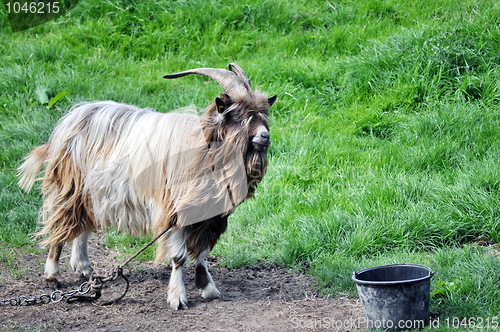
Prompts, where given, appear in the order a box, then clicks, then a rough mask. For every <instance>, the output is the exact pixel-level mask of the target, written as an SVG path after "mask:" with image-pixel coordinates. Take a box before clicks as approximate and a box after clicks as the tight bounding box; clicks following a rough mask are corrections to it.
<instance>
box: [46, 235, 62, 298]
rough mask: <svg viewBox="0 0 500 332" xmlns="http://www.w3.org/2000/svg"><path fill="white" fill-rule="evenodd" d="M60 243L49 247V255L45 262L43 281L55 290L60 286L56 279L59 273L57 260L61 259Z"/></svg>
mask: <svg viewBox="0 0 500 332" xmlns="http://www.w3.org/2000/svg"><path fill="white" fill-rule="evenodd" d="M63 246H64V245H63V244H62V243H55V244H52V245H51V246H50V249H49V255H48V257H47V261H46V262H45V280H46V281H47V284H48V285H49V287H51V288H54V289H57V288H59V287H60V286H61V284H60V282H59V280H58V278H59V275H60V273H61V268H60V267H59V259H60V258H61V251H62V248H63Z"/></svg>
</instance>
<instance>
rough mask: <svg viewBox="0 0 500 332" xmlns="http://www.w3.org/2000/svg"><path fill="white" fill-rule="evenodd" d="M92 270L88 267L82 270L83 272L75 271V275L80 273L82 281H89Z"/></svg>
mask: <svg viewBox="0 0 500 332" xmlns="http://www.w3.org/2000/svg"><path fill="white" fill-rule="evenodd" d="M92 271H93V270H92V268H91V267H89V268H88V269H86V270H84V271H76V273H80V278H82V279H85V280H89V279H90V276H91V275H92Z"/></svg>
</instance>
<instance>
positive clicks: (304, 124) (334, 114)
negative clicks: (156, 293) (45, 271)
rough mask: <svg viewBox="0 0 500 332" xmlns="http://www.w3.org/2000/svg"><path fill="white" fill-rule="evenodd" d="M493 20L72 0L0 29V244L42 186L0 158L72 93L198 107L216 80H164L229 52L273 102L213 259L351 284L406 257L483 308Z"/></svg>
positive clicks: (493, 171) (113, 241)
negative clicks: (261, 162) (21, 184)
mask: <svg viewBox="0 0 500 332" xmlns="http://www.w3.org/2000/svg"><path fill="white" fill-rule="evenodd" d="M499 17H500V5H499V4H498V2H497V1H492V0H491V1H490V0H481V1H472V0H464V1H460V2H457V1H447V0H439V1H423V2H415V1H409V0H402V1H390V0H362V1H293V2H290V1H279V0H277V1H266V0H252V1H247V2H246V3H241V2H236V1H213V0H212V1H202V0H194V1H159V0H155V1H133V2H131V1H111V0H109V1H90V0H86V1H85V0H82V1H80V2H79V3H78V6H77V7H76V8H75V9H74V10H72V11H71V12H70V13H68V14H67V15H66V16H65V17H63V18H60V19H58V20H57V21H56V22H50V23H47V24H44V25H42V26H39V27H36V28H34V29H31V30H28V31H22V32H18V33H11V32H10V30H9V28H8V26H7V25H5V26H4V28H3V30H2V34H3V35H2V43H1V44H0V57H1V59H2V62H1V63H0V75H1V77H2V79H1V80H0V168H1V175H0V244H1V246H2V247H3V248H7V247H21V248H24V247H27V246H32V245H33V240H32V239H31V235H32V234H33V233H34V231H35V229H36V218H37V211H38V210H39V208H40V205H41V198H40V195H39V193H38V192H36V191H34V192H32V193H29V194H27V193H22V192H21V191H20V190H19V189H17V187H16V174H15V173H16V171H15V169H16V168H17V167H18V166H19V164H20V163H21V161H22V158H23V156H24V155H25V154H26V153H27V152H28V151H29V150H30V149H31V148H32V147H33V146H34V145H36V144H40V143H42V142H44V141H45V140H46V139H47V138H48V135H49V134H50V131H51V129H52V128H53V126H54V124H55V122H56V121H57V119H58V118H59V117H60V116H61V115H62V114H63V113H64V111H65V110H66V109H67V108H68V107H70V106H71V105H72V104H73V103H75V102H77V101H82V100H97V99H113V100H117V101H121V102H127V103H133V104H136V105H140V106H144V107H146V106H148V107H154V108H155V109H157V110H161V111H169V110H173V109H176V108H179V107H183V106H187V105H191V104H195V105H197V106H198V107H200V108H201V107H204V106H205V105H207V104H208V103H209V102H210V101H211V100H212V99H213V98H214V97H215V96H216V95H217V94H218V93H220V88H219V87H218V86H217V84H203V82H204V81H205V79H202V78H194V77H193V78H184V79H180V80H174V81H165V80H163V79H162V76H163V74H166V73H170V72H175V71H179V70H184V69H187V68H193V67H202V66H208V67H225V66H226V65H227V64H228V63H229V62H237V63H238V64H240V65H241V66H242V67H243V68H245V70H246V71H247V73H248V74H249V75H250V78H251V79H252V82H253V85H254V86H256V87H259V88H261V89H262V90H264V91H268V92H269V93H270V94H278V96H279V99H278V102H277V103H276V104H275V106H273V109H272V111H271V117H272V121H273V122H272V128H271V131H272V139H273V145H272V148H271V150H270V166H269V171H268V175H267V176H266V178H265V179H264V181H263V183H262V184H261V186H260V188H259V190H258V191H257V194H256V197H255V198H254V199H253V200H250V201H248V202H245V203H244V204H243V205H242V206H240V207H239V209H238V210H237V211H236V213H235V214H234V215H233V216H232V217H231V221H230V224H229V226H230V227H229V230H228V232H227V234H225V235H224V236H223V238H222V240H221V241H220V242H219V244H218V245H217V247H216V249H215V253H216V254H217V255H219V256H220V257H221V260H222V263H223V264H225V265H227V266H234V267H236V266H241V265H245V264H266V263H268V262H272V263H274V264H280V265H286V266H290V267H294V268H305V269H306V270H308V271H309V272H310V273H311V274H313V275H314V276H316V277H317V278H318V280H319V282H320V284H321V286H322V289H323V290H324V292H325V293H327V294H331V295H332V296H336V295H339V294H347V295H349V296H355V287H354V285H353V283H352V282H351V280H350V275H351V274H352V271H354V270H357V269H362V268H366V267H370V266H375V265H379V264H387V263H396V262H397V263H401V262H411V263H421V264H426V265H428V266H430V267H431V268H432V269H433V270H435V271H436V275H435V276H434V278H433V284H432V287H433V290H434V291H437V290H439V291H438V292H437V294H436V295H435V296H433V299H432V308H433V310H434V311H440V312H441V313H442V315H444V317H455V316H459V317H471V316H483V317H485V318H486V317H492V316H494V315H498V310H499V308H500V301H499V299H500V293H499V291H498V284H499V281H500V280H499V275H500V259H499V256H498V255H499V254H498V245H499V243H500V106H499V102H500V87H499V83H498V82H500V29H499V24H500V21H499ZM3 21H4V22H6V19H5V17H4V18H3ZM68 90H69V91H70V92H69V93H68V94H66V95H65V96H64V97H63V98H61V99H59V100H56V99H57V98H55V99H52V98H54V97H56V96H57V95H58V94H59V93H61V92H64V91H68ZM59 96H60V95H59ZM51 100H52V101H57V102H55V104H53V103H51V102H50V101H51ZM49 104H51V107H48V106H49ZM52 104H53V105H52ZM144 241H145V240H137V239H134V238H131V237H128V236H123V235H118V234H115V233H112V234H111V235H110V236H108V237H107V240H106V242H107V243H108V245H110V246H112V247H113V248H116V249H117V250H120V251H123V252H125V253H128V252H133V251H135V250H136V249H137V247H138V246H140V245H141V244H142V243H144ZM480 244H481V245H480ZM4 252H5V250H2V251H0V259H1V258H2V257H3V256H6V254H4ZM152 256H153V253H152V251H151V252H149V253H148V254H147V256H146V259H150V258H151V257H152ZM449 285H453V287H448V286H449Z"/></svg>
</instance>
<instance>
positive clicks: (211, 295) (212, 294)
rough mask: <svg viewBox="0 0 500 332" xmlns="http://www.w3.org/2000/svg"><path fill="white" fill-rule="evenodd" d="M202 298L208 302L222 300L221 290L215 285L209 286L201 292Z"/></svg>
mask: <svg viewBox="0 0 500 332" xmlns="http://www.w3.org/2000/svg"><path fill="white" fill-rule="evenodd" d="M201 297H203V298H204V299H207V300H213V299H220V298H221V297H222V296H221V295H220V292H219V290H218V289H217V288H216V287H215V285H214V284H208V285H207V286H206V287H205V288H203V289H202V290H201Z"/></svg>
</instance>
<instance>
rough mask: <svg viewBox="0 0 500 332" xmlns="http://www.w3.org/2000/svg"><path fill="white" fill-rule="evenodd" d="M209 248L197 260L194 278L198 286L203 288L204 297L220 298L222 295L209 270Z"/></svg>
mask: <svg viewBox="0 0 500 332" xmlns="http://www.w3.org/2000/svg"><path fill="white" fill-rule="evenodd" d="M209 252H210V250H209V249H206V250H205V251H203V252H202V253H201V254H200V256H199V257H198V259H197V260H196V266H195V274H194V280H195V284H196V287H197V288H198V289H200V290H201V296H202V297H203V298H204V299H220V298H221V295H220V292H219V290H218V289H217V287H215V283H214V281H213V279H212V276H211V275H210V272H208V261H207V257H208V253H209Z"/></svg>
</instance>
